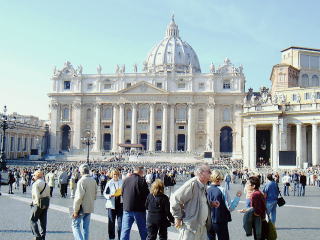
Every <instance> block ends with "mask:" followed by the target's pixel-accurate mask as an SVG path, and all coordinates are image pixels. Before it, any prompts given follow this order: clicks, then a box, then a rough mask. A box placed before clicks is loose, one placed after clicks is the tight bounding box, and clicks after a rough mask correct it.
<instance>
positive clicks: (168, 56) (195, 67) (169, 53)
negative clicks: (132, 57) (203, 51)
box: [144, 16, 201, 72]
mask: <svg viewBox="0 0 320 240" xmlns="http://www.w3.org/2000/svg"><path fill="white" fill-rule="evenodd" d="M144 70H146V71H148V72H173V71H175V72H201V69H200V64H199V60H198V56H197V54H196V53H195V51H194V50H193V48H192V47H191V46H190V45H189V44H188V43H187V42H184V41H182V40H181V38H180V36H179V28H178V26H177V24H176V23H175V21H174V16H172V20H171V22H170V24H169V25H168V27H167V31H166V35H165V38H164V39H163V40H162V41H161V42H160V43H159V44H157V45H156V46H155V47H154V48H153V49H152V50H151V52H150V53H149V55H148V57H147V59H146V61H145V62H144Z"/></svg>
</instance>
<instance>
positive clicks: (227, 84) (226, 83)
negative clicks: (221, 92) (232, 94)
mask: <svg viewBox="0 0 320 240" xmlns="http://www.w3.org/2000/svg"><path fill="white" fill-rule="evenodd" d="M230 88H231V85H230V81H229V80H227V81H223V89H230Z"/></svg>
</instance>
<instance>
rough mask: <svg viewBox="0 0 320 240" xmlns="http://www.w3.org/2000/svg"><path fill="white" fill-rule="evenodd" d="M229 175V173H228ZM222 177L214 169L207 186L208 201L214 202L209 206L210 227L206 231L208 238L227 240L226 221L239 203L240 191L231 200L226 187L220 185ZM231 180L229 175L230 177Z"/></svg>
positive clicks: (210, 239) (229, 219)
mask: <svg viewBox="0 0 320 240" xmlns="http://www.w3.org/2000/svg"><path fill="white" fill-rule="evenodd" d="M229 176H230V175H229ZM223 179H224V177H223V174H222V173H221V172H220V171H219V170H214V171H213V172H212V174H211V179H210V181H211V185H210V187H209V188H208V195H207V198H208V202H209V203H215V205H214V206H216V205H218V206H217V207H212V208H211V228H210V229H209V231H208V239H209V240H215V239H216V235H217V236H218V240H229V239H230V238H229V230H228V222H231V214H230V212H231V211H233V210H234V209H235V208H236V207H237V206H238V204H239V201H240V197H241V191H238V192H237V195H236V197H235V198H234V199H233V200H232V201H231V199H230V196H229V192H228V191H227V189H225V188H223V187H221V183H222V181H223ZM230 181H231V177H230Z"/></svg>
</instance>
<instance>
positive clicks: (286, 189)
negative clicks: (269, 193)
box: [283, 185, 289, 196]
mask: <svg viewBox="0 0 320 240" xmlns="http://www.w3.org/2000/svg"><path fill="white" fill-rule="evenodd" d="M283 195H284V196H289V186H286V185H284V186H283Z"/></svg>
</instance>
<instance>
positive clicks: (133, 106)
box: [130, 102, 138, 108]
mask: <svg viewBox="0 0 320 240" xmlns="http://www.w3.org/2000/svg"><path fill="white" fill-rule="evenodd" d="M130 105H131V106H132V108H137V107H138V103H135V102H134V103H131V104H130Z"/></svg>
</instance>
